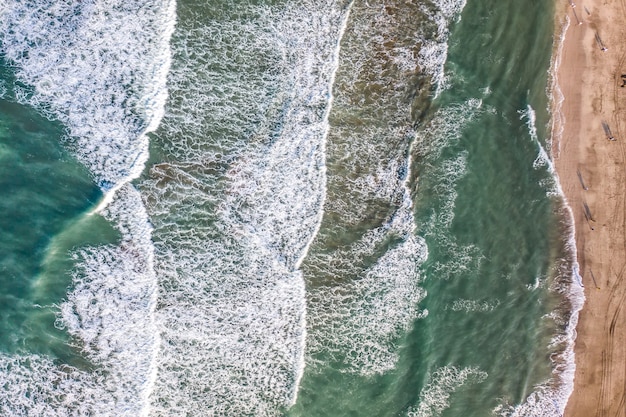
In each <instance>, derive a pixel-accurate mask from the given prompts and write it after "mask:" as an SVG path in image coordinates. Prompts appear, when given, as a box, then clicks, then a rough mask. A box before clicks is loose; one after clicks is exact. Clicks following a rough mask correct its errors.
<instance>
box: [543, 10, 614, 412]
mask: <svg viewBox="0 0 626 417" xmlns="http://www.w3.org/2000/svg"><path fill="white" fill-rule="evenodd" d="M557 2H558V3H557V12H558V17H559V21H560V22H561V23H562V22H563V19H564V16H569V18H570V26H569V28H568V29H567V32H566V33H565V41H564V43H563V49H562V55H561V62H560V66H559V68H558V71H557V80H558V85H559V87H560V89H561V92H562V94H563V97H564V101H563V102H562V107H561V108H560V111H559V110H558V109H556V110H555V114H556V115H557V117H556V120H558V119H559V118H558V115H559V114H560V115H561V116H562V117H563V119H562V120H563V124H562V126H561V127H562V128H563V131H562V134H561V135H555V138H554V143H553V148H552V151H553V158H554V161H555V165H556V169H557V172H558V174H559V178H560V181H561V185H562V187H563V191H564V193H565V196H566V198H567V200H568V202H569V204H570V206H571V208H572V211H573V214H574V220H575V225H576V242H577V248H578V261H579V263H580V273H581V275H582V277H583V282H584V285H585V297H586V301H585V304H584V306H583V309H582V310H581V312H580V317H579V322H578V327H577V333H578V334H577V338H576V342H575V343H576V344H575V349H574V351H575V354H576V373H575V379H574V391H573V393H572V395H571V397H570V399H569V402H568V404H567V408H566V410H565V417H572V416H576V417H579V416H580V417H604V416H606V417H609V416H610V417H626V309H625V308H624V307H625V306H626V304H625V303H624V301H625V300H626V280H624V272H625V270H626V234H625V230H626V229H625V220H626V217H625V209H626V207H625V194H626V193H625V190H626V87H621V86H622V85H623V84H625V83H624V82H622V74H624V75H625V76H626V62H625V60H626V0H577V1H576V0H572V1H571V2H570V1H569V0H557ZM574 3H575V5H574V6H575V7H572V4H574ZM578 22H581V24H578ZM603 46H604V47H606V48H607V49H606V50H605V51H603V50H602V49H603ZM624 81H625V82H626V78H624ZM555 96H557V94H555ZM557 99H558V97H557ZM557 101H558V100H557ZM557 128H558V126H557ZM610 137H613V139H614V140H610ZM578 172H579V173H580V176H579V175H578ZM583 183H584V186H583ZM584 187H586V188H587V189H585V188H584ZM594 278H595V282H594Z"/></svg>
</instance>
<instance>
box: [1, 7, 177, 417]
mask: <svg viewBox="0 0 626 417" xmlns="http://www.w3.org/2000/svg"><path fill="white" fill-rule="evenodd" d="M174 21H175V4H174V2H173V1H164V2H143V1H124V2H119V1H118V2H116V1H114V2H103V1H85V2H80V1H77V2H64V3H54V2H52V3H51V2H43V1H26V2H20V1H4V2H2V4H1V5H0V46H1V48H2V53H3V55H4V58H5V59H6V60H7V61H8V62H9V63H10V64H11V66H12V68H13V70H14V71H15V75H16V77H17V81H16V83H15V84H14V85H13V86H11V89H12V90H13V92H14V97H15V99H16V100H17V101H18V102H21V103H25V104H29V105H32V106H34V107H35V108H37V109H38V110H39V111H40V112H42V113H43V114H45V115H47V116H48V117H50V118H53V119H57V120H59V121H61V122H62V123H63V124H64V125H65V127H66V129H67V141H66V143H67V145H68V146H69V148H70V149H71V150H73V151H74V154H75V155H76V157H77V158H78V159H79V160H80V161H81V162H82V163H83V164H84V165H85V166H87V168H88V169H89V171H90V173H91V175H92V176H93V178H94V179H95V181H96V182H97V183H98V185H99V186H100V188H101V189H102V191H103V192H104V194H105V202H106V204H101V205H100V206H99V207H98V208H99V210H100V211H101V214H102V215H103V216H104V217H105V218H106V219H107V220H108V221H110V222H111V224H112V225H113V227H114V228H116V229H117V230H118V232H119V234H120V236H121V241H120V242H119V243H117V244H113V245H107V246H94V247H86V248H82V249H77V250H76V251H75V252H74V256H75V260H76V265H77V267H76V269H75V271H74V273H73V283H72V286H71V289H70V292H69V293H68V294H67V299H66V300H65V301H64V302H63V303H62V304H61V306H60V309H59V310H60V311H59V316H58V319H57V322H56V325H57V327H59V328H64V329H66V330H67V331H68V332H69V334H70V335H71V336H72V344H73V347H74V349H76V350H77V351H78V352H81V353H82V354H83V356H84V357H85V359H86V360H87V361H88V362H90V366H92V367H93V368H94V370H92V371H88V370H86V369H85V370H79V369H75V368H72V367H70V366H65V365H59V364H57V363H52V362H51V361H50V360H48V359H45V358H41V357H37V356H16V357H7V356H3V357H2V358H0V359H1V362H2V369H3V372H4V376H5V378H4V379H3V380H4V381H7V383H6V384H5V385H3V387H2V395H1V396H2V400H1V401H2V402H3V404H8V405H6V407H5V408H3V411H5V414H6V415H11V416H13V415H15V416H24V415H28V416H30V415H33V416H35V415H45V416H53V415H119V416H147V415H148V414H149V413H150V408H149V397H150V395H151V393H152V387H153V384H154V381H155V379H156V373H155V372H156V358H157V356H156V355H157V351H158V347H159V332H158V329H157V325H156V321H155V314H154V310H155V308H156V300H157V284H156V275H155V273H154V268H153V256H154V247H153V245H152V241H151V233H152V232H151V230H152V229H151V226H150V224H149V221H148V217H147V213H146V211H145V209H144V206H143V203H142V201H141V197H140V195H139V194H138V192H137V191H136V190H135V189H134V188H133V187H132V186H130V185H129V184H128V182H129V181H130V180H132V179H134V178H137V177H138V176H139V174H140V173H141V171H142V170H143V168H144V163H145V161H146V160H147V156H148V138H147V136H146V133H147V132H150V131H153V130H155V129H156V128H157V126H158V124H159V121H160V119H161V117H162V114H163V108H164V104H165V100H166V97H167V91H166V86H165V82H166V75H167V71H168V69H169V61H170V59H169V56H170V51H169V38H170V36H171V34H172V32H173V28H174ZM20 391H23V392H30V394H28V395H25V396H23V397H22V401H18V402H15V400H14V399H12V397H14V396H15V394H16V393H18V392H20ZM15 398H17V397H15Z"/></svg>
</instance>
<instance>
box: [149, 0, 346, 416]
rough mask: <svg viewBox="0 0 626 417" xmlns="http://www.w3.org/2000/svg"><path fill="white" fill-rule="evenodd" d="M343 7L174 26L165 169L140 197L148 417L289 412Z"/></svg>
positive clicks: (259, 9)
mask: <svg viewBox="0 0 626 417" xmlns="http://www.w3.org/2000/svg"><path fill="white" fill-rule="evenodd" d="M348 10H349V4H348V3H347V2H345V3H341V2H327V3H326V4H323V5H319V4H312V3H309V2H300V3H299V4H297V5H296V4H282V5H277V6H255V5H248V4H246V3H241V4H238V5H237V6H233V10H224V11H223V12H221V13H220V16H219V18H221V19H222V20H217V19H216V20H213V21H210V22H209V23H208V24H207V22H206V21H200V20H199V21H194V20H193V18H192V19H190V20H186V21H181V22H180V23H179V26H178V28H179V32H178V34H177V35H176V37H175V41H174V45H175V50H176V55H175V58H174V61H173V62H174V64H173V70H172V77H171V79H170V86H171V91H172V93H171V100H172V101H171V106H170V107H169V113H168V114H166V116H165V118H164V120H163V129H162V130H161V131H160V132H159V135H160V138H161V139H162V141H163V144H164V147H165V149H166V151H167V156H166V162H164V163H162V164H159V165H157V166H155V167H154V168H153V169H152V171H151V179H149V180H146V181H144V182H143V183H142V185H141V189H142V192H143V194H144V198H145V200H146V202H147V204H148V208H149V211H150V213H151V218H152V219H153V222H154V224H155V232H154V236H155V241H156V242H157V249H158V251H157V257H156V265H157V271H158V273H159V276H161V277H162V283H161V288H162V292H161V294H162V298H161V299H160V305H161V306H162V307H161V308H160V309H159V310H158V318H159V322H160V326H161V331H162V336H163V343H162V351H161V356H160V359H159V379H158V381H157V385H156V389H155V392H158V396H155V397H154V398H153V402H152V405H153V410H154V415H157V416H161V415H162V416H169V415H172V414H202V415H215V416H222V415H255V416H275V415H279V410H280V409H281V408H285V407H289V406H290V405H292V404H293V403H294V402H295V400H296V395H297V390H298V385H299V380H300V378H301V376H302V372H303V366H304V363H303V358H304V351H305V346H304V342H305V340H306V318H307V313H306V308H305V307H306V305H305V292H304V278H303V276H302V272H301V271H300V270H299V265H300V262H301V261H302V258H303V257H304V256H305V255H306V253H307V251H308V248H309V245H310V242H311V240H312V239H313V238H314V236H315V234H316V233H317V231H318V228H319V221H320V218H321V214H322V205H323V203H324V198H325V173H326V171H325V141H326V136H327V134H328V117H329V111H330V106H331V104H332V94H331V87H332V84H333V83H334V73H335V71H336V68H337V64H338V61H337V60H338V54H339V45H340V40H341V37H342V35H343V31H344V30H345V26H346V21H347V13H348ZM229 12H232V14H229ZM240 16H246V17H245V18H240ZM207 137H210V138H211V140H208V139H207Z"/></svg>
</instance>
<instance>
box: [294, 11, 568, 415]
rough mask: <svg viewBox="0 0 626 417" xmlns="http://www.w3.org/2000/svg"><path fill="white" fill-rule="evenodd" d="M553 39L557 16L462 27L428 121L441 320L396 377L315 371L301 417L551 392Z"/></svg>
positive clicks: (428, 302) (457, 411)
mask: <svg viewBox="0 0 626 417" xmlns="http://www.w3.org/2000/svg"><path fill="white" fill-rule="evenodd" d="M553 29H554V28H553V5H552V4H551V3H550V2H539V1H533V2H508V1H507V2H495V1H480V0H469V1H468V2H467V5H466V6H465V8H464V10H463V13H462V16H461V18H460V20H459V21H458V22H456V23H455V24H453V25H452V27H451V36H450V40H449V55H448V59H447V62H446V66H445V73H446V77H447V78H448V81H447V87H446V88H445V89H444V90H443V91H442V92H441V93H440V94H439V96H438V97H436V98H435V99H434V100H433V101H432V103H430V106H429V107H428V108H427V109H426V110H424V115H423V116H421V119H420V120H415V122H416V123H417V128H416V131H417V133H416V135H417V137H418V141H417V143H416V144H415V145H414V147H413V148H412V156H413V158H414V159H413V165H412V169H413V178H412V180H413V181H412V186H413V189H414V191H413V199H414V203H415V206H416V223H417V226H418V227H417V234H418V235H421V236H424V237H425V239H426V242H427V245H428V252H429V255H428V259H427V261H426V262H425V263H424V264H423V265H422V266H421V273H422V279H424V282H423V284H422V286H423V288H424V289H425V290H426V291H427V294H428V295H427V296H426V297H425V298H424V300H423V301H421V302H420V308H423V309H425V310H427V311H428V315H427V316H426V317H425V318H421V319H418V320H416V321H415V323H414V326H413V329H412V330H411V331H410V332H409V333H408V334H406V336H405V337H404V338H403V339H402V340H401V342H400V344H401V346H402V347H401V354H400V361H399V363H398V366H397V367H396V369H395V370H394V371H393V372H391V373H389V374H385V375H382V376H364V377H360V378H359V377H355V376H353V375H349V374H346V373H344V372H338V371H337V370H336V369H333V365H332V364H330V365H329V366H328V367H327V368H325V369H324V370H323V371H322V372H320V373H315V372H306V371H305V376H304V379H303V383H302V387H301V390H300V395H299V398H298V403H297V404H296V406H295V407H294V408H293V409H292V410H291V411H290V413H289V415H294V416H296V415H298V416H305V415H307V416H308V415H315V416H332V415H346V416H366V415H370V416H372V415H375V416H396V415H406V413H407V412H412V413H414V414H410V415H412V416H413V415H419V416H425V415H428V416H430V415H441V416H450V417H451V416H460V415H463V416H484V415H490V413H491V412H492V410H494V409H495V408H496V407H497V406H499V405H504V404H510V405H515V404H520V403H522V402H524V401H525V400H526V397H527V396H528V395H529V394H530V393H531V392H532V391H533V390H534V389H535V387H536V386H537V385H539V384H542V383H545V382H546V381H548V380H549V378H550V376H551V371H552V368H551V362H550V355H551V354H552V353H553V352H554V351H555V348H554V347H552V348H549V347H548V346H549V345H550V339H551V337H552V336H554V334H555V333H556V332H557V330H561V329H560V328H559V326H558V325H557V324H555V322H554V321H553V320H552V319H550V318H548V317H547V315H548V314H549V313H551V312H552V311H553V310H554V309H555V308H556V307H557V305H558V304H559V303H560V301H561V300H560V298H559V297H560V295H559V294H557V293H556V292H555V291H554V287H552V289H553V290H552V291H550V290H549V289H550V287H551V286H555V285H556V284H555V280H558V279H562V278H563V277H558V271H557V268H556V267H555V265H556V264H557V260H558V259H562V257H563V256H564V251H563V241H562V237H561V236H560V234H559V233H560V227H559V224H560V222H561V221H562V220H561V217H560V214H559V213H558V205H559V200H558V198H557V197H555V196H554V191H555V188H554V183H553V182H552V180H551V175H550V173H549V172H548V170H547V167H546V166H545V165H543V166H538V167H537V168H533V164H534V163H535V160H536V159H537V158H538V157H539V156H540V145H541V146H543V147H546V146H547V145H546V142H547V139H548V137H549V131H548V129H547V124H548V121H549V114H548V112H547V107H548V95H547V94H548V91H547V90H548V75H549V74H548V68H549V65H550V56H551V51H552V47H553V39H552V34H553ZM343 47H344V48H345V47H347V45H345V44H344V45H343ZM339 71H340V72H341V67H340V70H339ZM529 105H530V106H532V109H534V111H535V114H536V121H535V125H536V129H537V132H536V133H537V135H538V139H539V142H537V140H535V139H533V138H532V136H531V132H530V131H529V126H528V117H530V116H529V115H527V114H526V112H527V106H529ZM523 115H524V116H523ZM433 144H434V145H433ZM538 165H541V164H538ZM337 169H341V168H337ZM331 175H332V173H331ZM330 193H332V190H331V191H330ZM326 227H328V228H329V229H331V228H333V227H336V223H334V224H332V225H330V224H329V225H327V226H326ZM344 231H345V229H344ZM324 233H325V230H322V231H320V234H322V235H323V234H324ZM327 233H328V232H327ZM347 233H349V231H348V232H347ZM463 370H465V373H463V372H464V371H463ZM420 404H421V405H420ZM546 412H549V413H554V412H558V410H557V409H556V408H554V409H553V410H546Z"/></svg>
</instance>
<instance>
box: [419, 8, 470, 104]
mask: <svg viewBox="0 0 626 417" xmlns="http://www.w3.org/2000/svg"><path fill="white" fill-rule="evenodd" d="M465 4H466V0H433V1H429V2H424V3H421V5H422V8H423V10H424V14H425V15H426V16H428V17H429V18H430V19H432V21H433V22H434V24H435V25H436V30H435V33H433V34H431V36H430V37H427V38H425V39H424V40H423V41H422V42H423V43H422V46H421V48H420V52H419V54H418V64H419V66H420V69H421V70H422V71H423V72H425V73H426V74H428V75H430V76H431V77H432V79H433V84H434V85H435V97H437V96H438V95H439V94H440V93H441V92H442V91H443V90H444V89H446V88H447V87H448V85H447V78H446V75H445V71H444V66H445V63H446V60H447V59H448V39H449V37H450V29H449V28H450V24H452V22H453V21H454V20H455V19H457V18H460V15H461V12H462V11H463V8H464V7H465Z"/></svg>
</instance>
